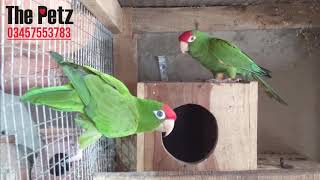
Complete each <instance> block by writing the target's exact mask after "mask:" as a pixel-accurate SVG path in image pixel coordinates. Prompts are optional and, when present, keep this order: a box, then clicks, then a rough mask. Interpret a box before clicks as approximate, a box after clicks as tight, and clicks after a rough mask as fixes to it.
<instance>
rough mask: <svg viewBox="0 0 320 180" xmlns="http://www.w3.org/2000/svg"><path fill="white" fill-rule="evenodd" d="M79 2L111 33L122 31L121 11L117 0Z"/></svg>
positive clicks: (83, 0) (84, 0) (86, 0)
mask: <svg viewBox="0 0 320 180" xmlns="http://www.w3.org/2000/svg"><path fill="white" fill-rule="evenodd" d="M81 2H82V3H83V4H84V5H85V6H86V7H87V8H88V10H89V11H90V12H91V13H92V14H94V16H96V17H97V18H98V19H99V20H100V21H101V22H102V23H103V24H104V25H105V26H106V27H107V28H108V29H109V30H110V31H111V32H112V33H114V34H117V33H119V32H121V31H122V26H123V12H122V8H121V6H120V4H119V2H118V0H82V1H81Z"/></svg>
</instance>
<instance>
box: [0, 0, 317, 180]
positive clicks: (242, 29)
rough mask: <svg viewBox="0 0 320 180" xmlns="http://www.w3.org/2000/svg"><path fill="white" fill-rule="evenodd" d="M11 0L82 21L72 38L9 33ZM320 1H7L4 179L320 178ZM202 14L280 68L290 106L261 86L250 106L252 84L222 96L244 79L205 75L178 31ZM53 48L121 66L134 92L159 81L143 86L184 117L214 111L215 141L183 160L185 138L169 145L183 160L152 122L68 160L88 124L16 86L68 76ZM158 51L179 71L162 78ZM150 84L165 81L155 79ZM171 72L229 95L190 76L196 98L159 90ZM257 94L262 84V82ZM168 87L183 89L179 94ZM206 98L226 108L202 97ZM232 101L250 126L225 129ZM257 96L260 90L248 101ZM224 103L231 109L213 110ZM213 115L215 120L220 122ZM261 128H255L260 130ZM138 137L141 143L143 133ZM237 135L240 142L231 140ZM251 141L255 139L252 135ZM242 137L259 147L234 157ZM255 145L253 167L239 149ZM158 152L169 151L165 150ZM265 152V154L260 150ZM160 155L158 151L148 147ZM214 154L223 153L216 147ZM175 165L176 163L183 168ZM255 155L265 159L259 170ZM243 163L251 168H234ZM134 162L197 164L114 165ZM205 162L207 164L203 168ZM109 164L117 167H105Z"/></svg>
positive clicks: (212, 29) (81, 59)
mask: <svg viewBox="0 0 320 180" xmlns="http://www.w3.org/2000/svg"><path fill="white" fill-rule="evenodd" d="M7 3H9V4H10V5H18V6H20V7H22V8H25V7H29V8H34V7H37V6H38V5H45V6H47V7H52V8H56V7H57V6H58V5H59V3H60V4H61V5H62V6H64V7H67V8H72V9H73V10H74V14H73V19H74V22H75V24H74V27H75V28H73V37H72V39H71V41H59V40H51V41H37V40H34V41H33V40H29V41H19V40H13V41H8V40H7V38H6V33H7V31H6V25H7V24H6V18H7V17H6V8H5V5H6V4H7ZM319 7H320V6H319V1H317V0H293V1H287V0H270V1H269V0H226V1H221V0H202V1H198V0H157V1H149V0H139V1H133V0H65V1H63V0H62V1H58V0H51V1H45V0H1V34H0V35H1V51H0V54H1V61H0V62H1V74H0V77H1V79H0V87H1V91H0V98H1V100H0V103H1V104H0V105H1V119H0V120H1V126H0V129H1V136H0V145H1V146H0V157H1V159H0V160H1V161H0V175H1V176H0V179H3V178H4V177H6V178H17V179H27V178H29V177H30V178H33V179H90V178H92V177H93V178H96V179H119V178H123V179H141V178H147V179H158V178H161V179H162V178H163V179H181V178H182V179H184V178H185V179H193V178H203V179H207V178H209V179H210V178H211V179H216V178H220V179H221V178H227V179H229V178H230V179H239V178H240V179H259V178H262V179H290V180H291V179H320V170H319V168H320V163H319V159H320V158H319V157H320V155H319V151H318V150H319V147H320V145H319V138H318V137H319V130H318V127H319V121H318V120H319V97H320V96H319V92H320V91H319V87H320V86H319V85H320V84H319V81H318V78H317V77H318V76H319V70H318V67H319V65H320V64H319V62H320V61H319V57H320V51H318V49H319V47H320V44H319V41H318V39H319V36H320V31H319V27H320V16H319V15H320V8H319ZM196 24H197V25H198V26H197V27H198V29H199V30H201V31H205V32H208V33H209V34H210V35H214V36H216V37H221V38H223V39H226V40H230V41H232V42H234V43H235V44H236V45H238V46H239V47H241V48H242V49H243V50H244V51H245V52H247V53H248V54H249V55H250V56H252V58H254V59H255V60H256V61H257V62H258V64H260V65H262V66H265V67H266V68H270V69H271V70H272V71H273V79H272V80H271V82H270V83H271V85H273V86H274V87H275V88H276V89H277V90H278V91H279V93H280V94H282V95H283V96H284V98H285V99H287V100H288V103H289V107H283V106H280V105H279V104H277V103H275V102H273V101H271V100H269V99H268V98H267V97H266V96H265V95H264V93H263V92H262V91H259V96H258V111H256V109H255V107H256V106H253V107H252V111H251V110H249V109H248V108H245V107H246V105H248V104H250V103H248V102H247V100H248V99H250V98H247V97H248V94H246V92H247V91H243V92H241V93H239V94H241V97H246V98H244V99H243V101H241V102H243V103H241V104H236V103H237V102H240V101H236V102H233V101H234V100H230V99H228V98H225V97H222V96H223V95H226V97H229V98H232V97H233V96H232V95H233V93H232V92H228V93H226V94H225V93H223V92H224V89H223V88H225V89H228V90H230V89H233V88H234V90H235V91H236V90H239V89H241V88H237V85H230V86H232V87H233V88H227V86H225V87H219V85H216V84H209V83H204V82H203V81H204V80H205V79H210V78H212V75H211V74H210V73H209V72H207V71H206V70H205V69H203V68H202V67H201V66H199V64H197V63H196V62H195V61H194V60H192V59H191V58H190V57H188V56H183V55H181V53H180V52H179V45H178V40H177V38H178V36H179V34H180V33H181V32H183V31H186V30H191V29H194V28H195V27H196ZM50 49H53V50H55V51H57V52H59V53H60V54H63V55H64V56H65V57H67V58H68V59H69V60H71V61H74V62H76V63H79V64H87V65H91V66H93V67H95V68H97V69H99V70H101V71H103V72H106V73H109V74H113V75H115V76H116V77H117V78H118V79H120V80H122V81H123V82H124V83H125V84H126V85H127V86H128V87H129V89H130V91H131V92H132V94H137V84H138V83H137V82H142V83H141V84H144V85H145V86H146V90H148V91H149V90H150V89H152V90H154V91H157V92H158V91H159V92H162V93H159V94H161V95H159V94H157V93H155V94H152V93H150V92H151V90H150V92H144V90H141V91H138V94H139V95H140V97H150V98H154V99H162V100H168V101H170V102H169V103H172V104H173V105H174V106H177V109H176V111H177V114H182V116H185V117H186V118H183V119H184V120H194V119H195V118H192V116H193V115H194V114H197V113H199V112H203V113H201V116H202V115H203V116H205V118H204V119H206V120H208V122H209V120H210V122H211V123H208V125H213V126H212V127H211V129H210V128H208V129H206V131H204V133H207V132H208V131H212V132H211V134H210V138H213V139H211V140H208V142H209V141H210V143H208V144H205V143H200V144H201V145H208V146H203V149H204V150H205V151H206V154H204V155H203V154H201V157H200V160H199V159H196V160H194V159H193V158H194V156H193V155H194V154H192V156H191V157H192V159H191V160H190V159H186V162H182V163H180V161H176V159H179V158H180V159H183V158H184V157H181V156H180V155H181V154H175V153H176V152H178V150H181V149H183V148H176V147H175V146H174V145H176V144H175V143H174V141H177V140H174V141H173V142H167V143H168V144H169V146H171V147H170V148H172V149H171V150H173V151H171V150H170V152H169V153H171V155H177V157H178V158H177V157H175V158H176V159H174V158H172V156H170V154H169V153H168V152H166V151H164V150H165V148H166V147H164V146H167V145H168V144H167V145H166V142H164V141H163V140H162V139H161V137H160V134H156V136H154V137H153V136H152V135H154V134H152V133H151V136H150V133H149V134H145V135H139V136H138V138H137V136H131V137H128V138H119V139H112V140H111V139H106V138H102V139H101V140H100V141H99V143H97V144H95V145H94V146H91V147H90V148H88V149H86V151H85V152H84V153H83V156H82V157H83V158H82V160H81V161H76V162H74V163H72V164H69V163H68V162H67V160H66V159H68V158H69V157H72V156H74V155H76V154H77V152H78V151H77V145H76V143H75V142H77V137H78V136H79V134H80V133H81V131H82V130H81V129H79V128H78V127H76V126H75V124H74V122H73V118H74V117H75V114H72V113H61V112H56V111H53V110H51V109H48V108H46V107H42V106H31V105H29V104H28V105H26V106H25V105H23V104H21V103H20V102H19V96H20V95H21V94H23V93H24V92H25V90H26V89H29V88H32V87H34V86H40V87H45V86H53V85H59V84H62V83H64V82H65V81H66V78H65V77H64V76H63V74H62V72H61V70H60V69H58V67H57V66H56V65H55V64H54V63H51V62H52V61H51V60H50V57H49V56H48V55H47V53H46V51H48V50H50ZM160 56H161V57H162V60H164V59H166V60H165V61H166V63H167V69H166V70H165V71H166V72H167V73H168V74H167V76H166V80H168V81H170V82H159V81H161V77H162V76H159V74H160V73H159V61H157V57H160ZM162 70H163V69H161V70H160V72H162ZM199 81H201V82H199ZM153 83H154V84H156V85H157V86H156V87H153ZM167 83H168V84H170V83H173V84H176V85H177V86H179V88H181V89H185V88H186V87H188V84H197V83H200V84H203V85H204V86H206V87H207V86H210V87H211V86H212V87H214V88H217V87H219V88H222V90H220V91H219V92H220V93H221V97H222V98H221V99H220V101H221V102H220V101H216V100H217V99H219V98H217V96H216V98H215V99H209V98H207V96H201V95H203V94H209V91H208V90H210V88H206V89H205V90H204V91H205V92H202V91H197V89H198V88H199V87H197V86H194V87H193V86H192V87H191V88H190V89H191V90H190V89H189V90H190V91H192V93H191V94H193V95H194V96H196V98H195V99H191V100H190V97H187V95H188V92H187V93H186V92H183V91H182V90H181V89H178V90H174V91H173V92H174V93H172V94H170V92H166V91H165V90H166V88H168V87H169V86H167V85H164V86H165V88H163V89H161V87H162V85H163V84H167ZM147 86H148V87H147ZM240 86H243V87H245V86H246V85H243V84H241V85H240ZM170 87H171V86H170ZM214 88H213V89H214ZM186 89H188V88H186ZM163 92H165V93H163ZM180 92H181V93H180ZM148 93H149V94H148ZM213 93H214V92H213ZM249 94H251V95H255V94H256V91H252V93H249ZM170 95H172V96H174V97H171V98H170ZM198 95H199V96H198ZM172 100H177V102H178V103H176V104H175V102H172ZM209 101H210V102H213V104H214V106H215V107H218V108H211V107H210V105H208V104H201V102H206V103H207V102H209ZM230 102H232V104H231V105H236V107H234V108H231V110H234V111H237V112H238V113H234V112H233V111H232V112H233V113H234V114H235V115H234V116H233V117H234V119H233V121H232V122H236V121H235V120H236V118H237V117H236V114H241V113H243V114H244V116H243V117H244V118H243V120H244V122H246V123H242V125H243V124H244V125H243V126H241V123H239V124H237V123H238V122H236V123H235V124H237V125H235V126H234V127H230V128H225V129H221V128H224V127H223V126H221V125H220V126H219V123H221V122H223V121H221V118H220V117H218V116H220V115H221V114H225V117H228V116H230V114H228V112H229V111H231V110H230V109H228V108H229V107H227V106H226V105H227V104H228V103H230ZM215 103H216V104H215ZM255 103H256V101H254V102H253V103H251V104H252V105H254V104H255ZM190 104H192V105H190ZM195 104H196V105H195ZM178 106H179V107H178ZM200 106H201V107H200ZM219 106H221V107H224V109H222V110H219V112H214V111H215V110H214V109H219ZM212 107H213V106H212ZM191 112H195V113H191ZM256 112H258V117H257V119H258V120H257V124H251V122H250V121H248V116H249V115H248V114H250V113H251V114H255V113H256ZM220 113H221V114H220ZM187 116H188V117H187ZM215 118H219V119H215ZM253 119H254V118H253ZM255 120H256V119H255ZM216 121H217V124H218V127H217V128H216V125H217V124H215V123H214V122H216ZM225 121H226V124H227V123H230V122H231V121H228V118H225ZM212 122H213V123H212ZM247 122H249V123H247ZM252 123H254V122H252ZM180 125H181V123H180ZM251 125H253V126H255V125H256V126H257V127H252V126H251ZM188 126H193V124H192V123H190V124H189V125H188ZM203 126H206V124H205V125H203ZM229 126H232V124H231V125H229ZM240 126H241V128H240ZM180 127H182V126H180ZM201 128H202V127H200V128H199V129H201ZM237 128H239V129H237ZM256 128H257V131H258V133H257V134H254V133H255V132H253V131H256ZM217 129H218V133H217V132H216V130H217ZM178 130H179V129H178ZM228 130H234V131H235V132H236V131H239V132H242V133H243V134H244V136H246V135H248V134H249V136H247V137H245V138H241V137H242V136H239V137H238V136H237V135H238V134H235V133H232V131H229V132H228ZM250 130H252V131H250ZM221 132H227V133H226V134H227V135H226V134H224V135H223V136H221V134H219V133H221ZM216 133H217V134H218V140H216V138H217V136H216V135H217V134H216ZM250 135H252V136H250ZM255 135H256V136H255ZM150 137H151V138H150ZM206 137H207V136H206ZM219 137H220V138H221V137H223V138H225V139H224V140H225V141H226V143H225V144H224V145H225V146H224V147H223V148H225V149H226V150H225V151H224V149H223V148H221V149H219V148H218V146H219V143H221V142H219ZM143 138H145V139H143ZM179 138H183V137H179ZM179 138H178V139H179ZM255 138H256V139H257V141H256V139H255ZM141 139H142V141H143V142H144V144H141V143H140V142H142V141H141ZM208 139H209V138H208ZM240 139H243V140H240ZM246 139H251V140H246ZM154 140H155V141H154ZM232 140H235V141H236V142H235V143H232ZM216 141H218V143H217V148H216V150H217V151H214V152H211V151H210V148H212V147H215V145H216V144H215V143H216ZM249 141H250V142H249ZM163 142H164V143H163ZM239 142H240V143H239ZM179 143H180V142H179ZM179 143H177V144H179ZM249 143H252V144H250V145H248V144H249ZM170 144H171V145H170ZM239 144H240V145H239ZM241 145H243V146H246V145H247V146H251V147H252V148H248V147H245V148H243V149H241V151H242V152H241V153H239V155H240V154H241V155H242V157H239V158H237V157H236V156H237V155H238V154H237V152H236V151H232V155H230V156H228V153H229V152H231V150H232V149H233V147H240V148H241ZM209 146H210V148H209V150H208V149H207V147H209ZM150 147H151V148H150ZM152 148H153V149H152ZM168 149H169V148H168ZM235 149H236V148H235ZM248 149H252V150H253V151H251V153H247V154H250V155H251V156H250V159H251V161H250V164H252V166H250V167H249V166H247V165H246V164H245V162H244V161H242V160H241V158H243V159H245V157H244V155H243V154H246V152H247V150H248ZM183 150H184V149H183ZM149 151H150V152H149ZM207 151H210V153H211V154H210V153H209V154H210V155H212V156H211V157H214V156H215V155H217V153H219V152H220V153H221V152H224V153H225V155H223V157H227V158H226V159H227V160H223V158H221V159H222V160H221V159H220V162H223V163H226V164H229V165H230V164H231V165H232V166H234V164H232V163H233V159H235V161H237V163H239V164H241V168H239V167H240V166H237V167H236V166H234V167H232V168H230V167H231V166H229V165H228V166H225V167H224V168H215V166H212V164H214V165H215V163H216V162H215V161H212V164H210V162H209V165H208V164H206V163H208V162H205V160H204V159H203V157H205V158H207V155H208V153H207ZM157 152H160V154H159V156H157V155H158V154H156V153H157ZM256 152H258V156H253V155H255V154H256ZM151 154H152V157H153V158H154V157H156V158H154V159H152V158H150V157H151ZM183 155H185V154H183ZM141 157H142V158H141ZM159 157H160V158H159ZM163 157H165V158H167V157H170V158H171V159H170V160H167V159H165V158H163ZM230 157H231V158H230ZM138 158H139V159H138ZM140 158H141V159H140ZM161 158H162V159H165V162H161V163H162V164H161V163H158V162H157V161H160V160H162V159H161ZM197 158H198V157H197ZM228 158H229V159H228ZM172 159H173V160H174V161H172ZM212 159H213V160H215V158H211V159H210V158H209V160H212ZM189 161H192V162H189ZM2 162H7V163H6V164H3V163H2ZM141 162H142V163H141ZM177 162H179V163H177ZM203 162H204V163H203ZM242 162H244V163H242ZM223 163H222V164H223ZM159 164H160V165H163V164H165V166H166V167H165V168H162V167H160V166H157V165H159ZM177 164H178V165H179V167H178V168H177V167H175V166H176V165H177ZM256 165H257V169H256V170H253V169H255V168H256ZM172 166H174V167H172ZM246 166H247V167H249V168H247V167H246ZM141 167H142V168H141ZM159 167H160V168H159ZM243 167H244V168H243ZM244 169H246V170H248V169H250V171H240V172H238V171H237V170H244ZM136 170H138V171H139V170H143V171H162V170H178V171H180V170H193V171H192V172H190V171H189V172H135V173H110V171H136ZM202 170H205V171H206V172H201V171H202ZM207 170H209V172H208V171H207ZM211 170H214V171H213V172H211ZM216 170H231V171H232V172H230V171H229V172H217V171H216ZM106 171H107V172H108V173H101V172H106ZM57 174H58V175H60V176H56V175H57Z"/></svg>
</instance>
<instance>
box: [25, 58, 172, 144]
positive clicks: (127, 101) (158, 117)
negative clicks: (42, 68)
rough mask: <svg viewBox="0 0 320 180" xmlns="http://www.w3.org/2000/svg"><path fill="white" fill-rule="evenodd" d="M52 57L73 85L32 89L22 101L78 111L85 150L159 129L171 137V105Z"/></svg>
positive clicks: (94, 70)
mask: <svg viewBox="0 0 320 180" xmlns="http://www.w3.org/2000/svg"><path fill="white" fill-rule="evenodd" d="M50 55H51V57H52V58H53V59H54V60H55V61H56V62H57V63H58V64H59V65H60V66H61V67H62V69H63V72H64V74H65V75H66V76H67V77H68V79H69V83H68V84H65V85H63V86H55V87H47V88H33V89H30V90H29V91H28V92H26V93H25V94H24V95H23V96H22V97H21V101H22V102H30V103H33V104H36V105H47V106H49V107H50V108H52V109H55V110H58V111H65V112H78V113H79V115H78V116H77V117H76V118H75V121H76V123H77V124H79V125H80V126H81V127H82V128H84V129H85V130H86V131H85V132H84V133H83V134H82V135H81V136H80V138H79V140H80V143H79V144H80V148H81V149H84V148H86V147H87V146H88V145H90V144H93V143H95V142H96V141H97V140H98V139H99V138H100V137H101V136H102V135H104V136H106V137H108V138H116V137H124V136H128V135H132V134H136V133H141V132H147V131H153V130H158V131H160V132H165V136H167V135H169V134H170V133H171V131H172V130H173V128H174V122H175V120H176V114H175V112H174V111H173V110H172V109H171V108H170V107H169V106H168V105H167V104H163V103H161V102H157V101H154V100H148V99H140V98H137V97H135V96H133V95H131V94H130V92H129V90H128V89H127V87H126V86H125V85H124V84H123V83H122V82H121V81H119V80H118V79H116V78H114V77H112V76H110V75H108V74H104V73H102V72H99V71H98V70H96V69H94V68H92V67H89V66H80V65H76V64H73V63H70V62H66V61H64V60H63V57H62V56H61V55H59V54H58V53H55V52H50Z"/></svg>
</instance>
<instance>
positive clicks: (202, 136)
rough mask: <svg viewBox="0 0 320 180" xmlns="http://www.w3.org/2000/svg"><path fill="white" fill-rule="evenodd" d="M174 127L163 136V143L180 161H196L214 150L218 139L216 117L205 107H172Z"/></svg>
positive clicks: (188, 105)
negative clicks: (174, 120) (174, 113)
mask: <svg viewBox="0 0 320 180" xmlns="http://www.w3.org/2000/svg"><path fill="white" fill-rule="evenodd" d="M174 111H175V112H176V114H177V120H176V122H175V127H174V129H173V131H172V132H171V134H170V135H168V136H167V137H163V138H162V141H163V145H164V147H165V148H166V150H167V151H168V153H170V154H171V155H172V156H173V157H175V158H176V159H178V160H180V161H184V162H188V163H196V162H200V161H202V160H205V159H206V158H208V157H209V156H210V154H211V153H212V152H213V151H214V148H215V146H216V144H217V140H218V125H217V121H216V118H215V117H214V116H213V114H211V113H210V112H209V111H208V110H207V109H206V108H204V107H202V106H200V105H196V104H186V105H182V106H180V107H177V108H175V109H174Z"/></svg>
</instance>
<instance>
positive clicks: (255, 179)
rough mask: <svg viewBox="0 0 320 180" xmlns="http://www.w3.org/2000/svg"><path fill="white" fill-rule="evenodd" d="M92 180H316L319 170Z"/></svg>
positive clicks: (112, 175) (104, 175)
mask: <svg viewBox="0 0 320 180" xmlns="http://www.w3.org/2000/svg"><path fill="white" fill-rule="evenodd" d="M93 179H94V180H122V179H125V180H129V179H130V180H140V179H148V180H153V179H155V180H156V179H162V180H197V179H205V180H239V179H245V180H301V179H308V180H318V179H320V169H309V170H255V171H233V172H230V171H229V172H224V171H220V172H219V171H202V172H201V171H199V172H192V171H188V172H129V173H98V174H96V175H95V176H94V177H93Z"/></svg>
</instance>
